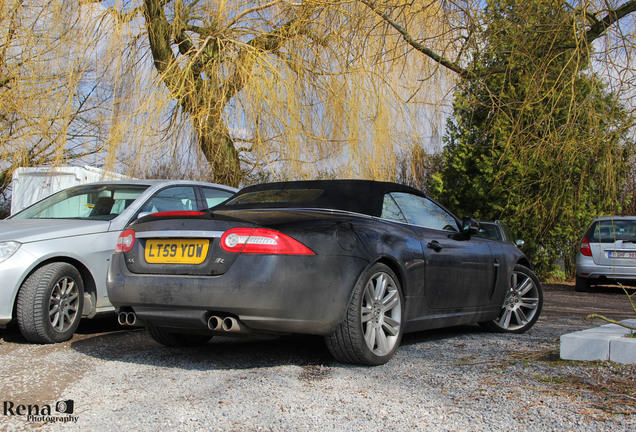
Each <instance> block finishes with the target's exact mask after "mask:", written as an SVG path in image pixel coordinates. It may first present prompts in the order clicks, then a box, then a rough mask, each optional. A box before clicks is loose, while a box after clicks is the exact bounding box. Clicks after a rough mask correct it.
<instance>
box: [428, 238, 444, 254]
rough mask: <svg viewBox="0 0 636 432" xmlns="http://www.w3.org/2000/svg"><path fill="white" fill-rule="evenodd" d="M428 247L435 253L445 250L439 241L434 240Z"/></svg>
mask: <svg viewBox="0 0 636 432" xmlns="http://www.w3.org/2000/svg"><path fill="white" fill-rule="evenodd" d="M426 246H428V248H429V249H433V250H434V251H435V252H439V251H441V250H442V249H444V246H442V245H441V244H439V242H438V241H437V240H433V241H432V242H429V243H428V244H427V245H426Z"/></svg>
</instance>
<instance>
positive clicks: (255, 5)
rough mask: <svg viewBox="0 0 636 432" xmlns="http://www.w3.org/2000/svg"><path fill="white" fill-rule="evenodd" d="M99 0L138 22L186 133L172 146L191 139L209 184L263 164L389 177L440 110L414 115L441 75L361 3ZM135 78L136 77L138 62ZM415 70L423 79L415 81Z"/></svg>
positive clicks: (435, 17) (170, 125)
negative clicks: (400, 149)
mask: <svg viewBox="0 0 636 432" xmlns="http://www.w3.org/2000/svg"><path fill="white" fill-rule="evenodd" d="M84 3H90V0H84ZM416 3H418V4H419V3H420V2H416ZM101 4H102V5H104V6H107V8H106V10H107V13H108V16H109V17H110V18H109V19H114V20H117V21H118V22H128V23H129V24H130V26H131V27H132V28H135V27H136V26H137V30H135V31H137V36H136V37H137V39H136V41H142V42H143V43H140V44H139V45H137V46H135V48H136V49H139V53H140V54H139V58H142V57H143V52H144V48H145V47H144V44H145V43H146V42H147V46H148V52H150V55H151V59H152V67H153V68H154V70H155V72H156V76H157V77H158V80H159V81H160V83H161V85H162V88H163V89H164V90H165V91H166V92H167V94H168V97H167V98H166V99H170V100H171V101H172V102H171V103H167V104H166V103H165V102H166V101H165V100H161V101H160V100H159V99H161V97H162V93H161V90H160V89H158V88H157V90H156V93H155V94H154V96H153V97H156V98H157V101H156V102H155V110H156V111H159V110H162V112H163V113H165V114H167V115H168V117H169V120H168V121H167V122H166V123H165V124H166V128H165V130H166V131H167V130H172V131H174V130H176V129H180V130H181V131H185V130H188V129H189V130H191V131H192V132H193V133H192V136H191V137H189V138H186V139H184V138H183V135H182V136H181V138H176V137H175V136H174V135H173V136H172V139H173V141H175V142H178V145H179V146H180V148H181V149H185V148H186V147H187V146H189V145H191V144H195V145H196V146H198V148H199V150H200V152H201V154H202V155H203V157H204V158H205V159H206V160H207V161H208V162H209V164H210V166H211V171H212V173H213V176H214V180H215V181H217V182H221V183H226V184H231V185H238V184H239V182H241V179H243V178H244V176H245V175H246V174H248V173H249V171H250V169H252V168H253V167H260V169H261V170H262V168H263V167H264V166H266V167H269V168H267V170H269V172H270V174H269V175H270V177H272V176H274V177H289V176H294V177H297V178H298V177H305V176H312V177H315V176H330V175H343V173H345V174H344V175H349V176H358V177H370V178H384V179H389V178H393V177H394V175H395V174H394V173H395V164H396V160H397V159H396V155H395V150H394V148H395V146H396V143H398V142H399V143H408V144H407V145H406V147H409V146H412V145H414V143H418V144H419V143H420V141H423V140H424V138H423V136H424V135H425V134H430V133H431V132H430V127H429V126H425V125H424V124H425V123H426V121H425V117H426V115H429V118H430V119H431V122H432V123H435V121H437V120H439V117H440V112H439V111H438V112H434V113H433V114H422V111H423V110H422V108H421V107H422V105H420V103H421V102H423V101H427V102H428V103H429V104H430V105H437V104H438V103H439V101H441V100H442V99H443V97H444V96H445V95H444V93H443V91H444V88H445V87H447V82H446V81H445V78H444V75H443V74H440V73H436V70H435V66H434V65H430V64H423V63H422V62H420V61H419V60H418V58H417V57H416V56H415V55H413V53H412V50H411V49H410V48H409V47H406V46H404V45H403V44H401V43H400V40H401V37H400V36H399V35H395V34H387V33H386V31H385V27H384V26H382V25H379V24H382V22H383V21H382V19H381V18H380V17H378V16H377V15H376V14H374V13H373V12H372V11H371V10H369V8H368V7H366V6H365V5H363V4H362V3H359V2H349V1H341V0H310V1H302V2H290V1H287V0H272V1H245V2H241V1H238V2H218V1H204V0H200V1H186V0H174V1H163V0H143V1H141V0H140V1H126V2H101ZM422 5H424V3H422ZM414 10H415V8H414ZM442 17H443V15H442V14H441V11H440V10H439V8H427V7H421V8H420V9H419V12H418V13H416V14H414V15H412V16H411V17H410V20H411V21H410V22H413V23H414V24H420V25H421V28H423V29H424V28H426V29H430V30H431V31H433V30H435V31H440V32H441V30H440V29H439V28H438V27H439V23H440V22H442V21H443V20H442ZM135 73H136V74H137V75H143V74H144V73H145V72H144V69H143V64H142V62H139V63H138V66H137V68H136V72H135ZM423 76H429V77H433V78H432V79H430V80H426V81H425V82H422V81H418V78H421V77H423ZM124 78H126V77H125V76H124ZM405 102H406V103H405ZM146 109H148V107H146ZM139 111H141V109H140V110H139ZM430 112H433V110H430ZM435 117H436V118H435ZM309 165H311V166H312V168H311V169H310V168H309ZM336 167H337V168H336ZM281 171H284V172H285V173H281ZM266 176H267V174H266Z"/></svg>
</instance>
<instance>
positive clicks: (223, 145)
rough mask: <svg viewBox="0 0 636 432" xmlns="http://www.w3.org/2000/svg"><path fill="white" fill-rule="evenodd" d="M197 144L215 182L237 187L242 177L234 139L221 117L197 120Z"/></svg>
mask: <svg viewBox="0 0 636 432" xmlns="http://www.w3.org/2000/svg"><path fill="white" fill-rule="evenodd" d="M196 126H197V133H198V135H199V146H200V147H201V151H202V152H203V155H204V156H205V158H206V159H207V160H208V162H209V163H210V165H211V167H212V172H213V174H214V181H215V182H216V183H220V184H224V185H228V186H233V187H238V186H239V183H240V182H241V178H242V177H243V173H242V171H241V164H240V160H239V154H238V151H237V150H236V147H234V140H233V139H232V137H231V136H230V133H229V131H228V130H227V127H226V126H225V124H224V123H223V122H222V120H221V119H218V120H207V121H206V120H202V121H201V122H197V125H196Z"/></svg>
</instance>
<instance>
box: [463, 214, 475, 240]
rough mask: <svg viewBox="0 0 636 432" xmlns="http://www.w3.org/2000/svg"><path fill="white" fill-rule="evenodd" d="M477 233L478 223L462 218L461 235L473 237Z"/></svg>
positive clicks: (468, 218)
mask: <svg viewBox="0 0 636 432" xmlns="http://www.w3.org/2000/svg"><path fill="white" fill-rule="evenodd" d="M478 232H479V222H477V221H476V220H475V219H473V218H471V217H468V216H464V218H463V219H462V234H468V235H475V234H477V233H478Z"/></svg>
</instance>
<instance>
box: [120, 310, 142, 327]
mask: <svg viewBox="0 0 636 432" xmlns="http://www.w3.org/2000/svg"><path fill="white" fill-rule="evenodd" d="M117 322H119V324H121V325H127V326H134V325H135V323H136V322H137V315H135V313H134V312H119V315H118V316H117Z"/></svg>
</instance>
